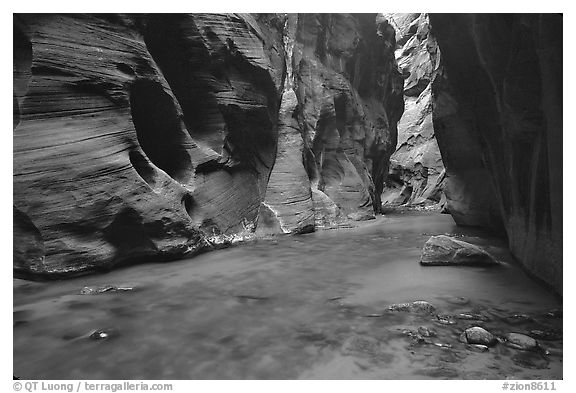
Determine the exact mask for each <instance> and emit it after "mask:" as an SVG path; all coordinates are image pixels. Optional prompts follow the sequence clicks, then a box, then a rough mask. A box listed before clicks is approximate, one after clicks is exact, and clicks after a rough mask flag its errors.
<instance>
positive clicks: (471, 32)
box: [430, 14, 562, 294]
mask: <svg viewBox="0 0 576 393" xmlns="http://www.w3.org/2000/svg"><path fill="white" fill-rule="evenodd" d="M430 21H431V25H432V33H433V34H434V36H435V38H436V40H437V42H438V45H439V48H440V52H441V64H442V70H441V72H439V74H438V75H437V76H436V78H435V79H434V82H433V86H432V90H433V91H432V94H433V100H434V110H433V116H434V128H435V132H436V136H437V139H438V144H439V146H440V150H441V153H442V158H443V160H444V164H445V166H446V171H447V175H448V174H449V173H450V171H451V170H452V171H453V173H455V176H453V177H452V180H449V181H448V183H447V190H446V195H447V197H448V202H449V206H450V200H451V196H453V195H454V194H457V195H458V197H457V198H452V200H453V202H452V203H453V204H452V206H450V211H451V213H452V214H453V216H454V219H455V220H456V222H457V223H459V224H466V225H481V226H488V227H493V228H496V229H497V228H502V227H503V228H504V229H505V231H506V234H507V236H508V239H509V245H510V249H511V250H512V252H513V253H514V255H515V256H516V257H517V258H518V259H519V260H520V261H521V262H522V264H523V265H524V266H525V267H526V268H527V269H528V271H529V272H531V273H532V275H534V276H535V277H537V278H539V279H540V280H543V281H544V282H546V283H548V284H549V285H551V286H553V287H554V288H555V290H556V291H557V292H558V293H560V294H562V15H557V14H530V15H520V14H498V15H490V14H478V15H457V14H449V15H448V14H447V15H430ZM451 182H452V184H451ZM454 199H457V200H456V201H454ZM460 213H461V214H460Z"/></svg>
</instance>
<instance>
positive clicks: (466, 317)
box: [456, 312, 490, 322]
mask: <svg viewBox="0 0 576 393" xmlns="http://www.w3.org/2000/svg"><path fill="white" fill-rule="evenodd" d="M456 318H457V319H463V320H470V321H484V322H486V321H489V320H490V318H488V317H487V316H485V315H482V314H475V313H468V312H466V313H460V314H458V315H456Z"/></svg>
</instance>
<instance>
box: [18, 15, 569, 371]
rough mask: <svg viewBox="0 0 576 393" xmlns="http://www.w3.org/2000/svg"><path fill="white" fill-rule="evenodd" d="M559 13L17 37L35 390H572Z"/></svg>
mask: <svg viewBox="0 0 576 393" xmlns="http://www.w3.org/2000/svg"><path fill="white" fill-rule="evenodd" d="M562 18H563V17H562V14H435V13H430V14H429V13H426V12H422V13H365V14H354V13H353V14H344V13H318V14H313V13H254V14H248V13H219V14H210V13H191V14H62V15H60V14H14V15H13V33H14V34H13V40H14V41H13V48H14V53H13V81H14V83H13V291H14V297H13V332H14V341H13V358H14V375H15V377H20V378H23V379H35V380H38V379H168V380H169V379H189V380H193V379H562V378H563V371H562V370H563V367H562V366H563V305H562V296H563V254H562V252H563V233H562V230H563V225H562V224H563V200H562V188H563V183H562V171H563V167H562V146H563V144H562V136H563V124H562V75H563V72H562V71H563V70H562V61H561V60H562V55H563V54H562V50H563V49H562V39H561V38H562V23H563V20H562Z"/></svg>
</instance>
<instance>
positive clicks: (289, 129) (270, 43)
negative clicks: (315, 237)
mask: <svg viewBox="0 0 576 393" xmlns="http://www.w3.org/2000/svg"><path fill="white" fill-rule="evenodd" d="M392 32H393V30H392V28H391V27H390V26H389V25H388V24H386V23H384V22H382V23H381V22H377V21H376V14H334V15H332V14H320V15H315V14H304V15H297V14H290V15H285V14H256V15H252V14H152V15H113V14H108V15H88V14H87V15H31V14H26V15H15V16H14V63H13V64H14V67H13V71H14V72H13V75H14V89H13V103H14V111H13V113H14V119H13V124H14V207H13V210H14V213H13V214H14V270H15V273H16V274H17V275H20V276H26V277H39V276H42V277H60V276H68V275H72V274H79V273H83V272H89V271H94V270H106V269H109V268H111V267H113V266H117V265H119V264H127V263H134V262H141V261H145V260H156V261H158V260H165V259H174V258H179V257H182V256H183V255H192V254H194V253H196V252H200V251H202V250H203V249H206V248H214V247H215V245H216V246H217V245H218V244H221V243H230V241H227V239H230V238H232V239H235V238H236V237H238V234H241V238H245V237H246V236H249V234H250V233H251V232H254V231H255V230H258V229H259V228H260V229H264V232H265V233H266V232H267V233H269V232H273V233H275V232H292V233H301V232H307V231H310V230H314V228H315V227H316V226H319V225H326V226H329V225H331V224H332V223H334V222H338V221H346V220H348V219H349V218H348V215H350V214H352V215H353V216H354V217H356V215H357V216H358V217H365V216H366V215H374V212H375V211H376V212H378V211H379V206H380V202H379V195H380V192H381V188H382V184H383V182H384V177H385V175H386V173H387V171H388V170H387V165H388V158H389V155H390V154H391V153H392V151H393V148H394V146H395V143H396V122H397V121H398V119H399V118H400V115H401V113H402V109H403V105H402V99H401V91H402V89H401V84H402V83H401V82H402V80H401V77H400V74H399V73H398V70H397V64H396V61H395V59H394V56H393V49H394V46H395V44H394V35H393V33H392Z"/></svg>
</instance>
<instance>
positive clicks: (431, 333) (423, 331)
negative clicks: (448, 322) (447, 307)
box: [418, 326, 436, 337]
mask: <svg viewBox="0 0 576 393" xmlns="http://www.w3.org/2000/svg"><path fill="white" fill-rule="evenodd" d="M418 333H419V334H420V335H422V336H423V337H436V330H434V329H433V328H427V327H426V326H419V327H418Z"/></svg>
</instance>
